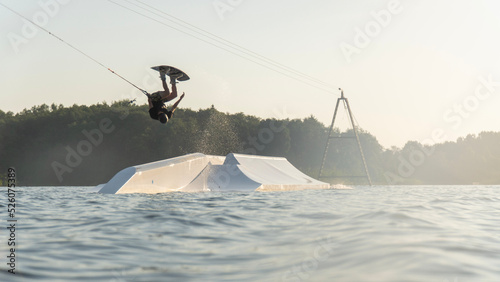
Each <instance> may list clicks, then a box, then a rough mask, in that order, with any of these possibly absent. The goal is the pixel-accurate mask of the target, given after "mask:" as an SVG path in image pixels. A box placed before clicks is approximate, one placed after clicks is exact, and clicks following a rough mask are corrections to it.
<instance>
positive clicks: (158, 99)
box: [148, 72, 184, 123]
mask: <svg viewBox="0 0 500 282" xmlns="http://www.w3.org/2000/svg"><path fill="white" fill-rule="evenodd" d="M169 76H170V84H171V85H172V92H170V90H169V89H168V85H167V79H166V75H165V72H160V78H161V82H162V84H163V90H164V91H157V92H154V93H152V94H148V102H149V116H150V117H151V118H152V119H156V120H159V121H160V122H161V123H167V122H168V120H169V119H171V118H172V115H173V114H174V112H175V109H176V108H177V106H178V105H179V103H180V102H181V100H182V98H184V93H182V95H181V97H180V98H179V100H177V102H175V103H174V104H173V105H172V109H171V110H170V111H169V110H168V109H167V107H166V106H165V102H169V101H172V100H173V99H175V98H176V97H177V87H176V85H175V84H176V83H177V82H176V79H177V78H179V77H181V76H182V74H181V73H180V74H171V75H169Z"/></svg>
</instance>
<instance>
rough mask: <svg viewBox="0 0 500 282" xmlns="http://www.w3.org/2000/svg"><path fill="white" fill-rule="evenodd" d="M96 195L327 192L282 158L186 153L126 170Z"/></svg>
mask: <svg viewBox="0 0 500 282" xmlns="http://www.w3.org/2000/svg"><path fill="white" fill-rule="evenodd" d="M100 186H102V188H101V189H100V190H99V193H107V194H118V193H165V192H174V191H183V192H200V191H256V190H258V191H286V190H303V189H327V188H329V184H328V183H325V182H321V181H318V180H316V179H314V178H311V177H309V176H307V175H305V174H304V173H302V172H301V171H299V170H298V169H297V168H295V167H294V166H293V165H292V164H291V163H289V162H288V161H287V160H286V159H285V158H278V157H263V156H253V155H242V154H229V155H227V156H226V157H222V156H209V155H204V154H201V153H195V154H189V155H185V156H181V157H177V158H172V159H167V160H163V161H158V162H154V163H149V164H143V165H138V166H133V167H129V168H126V169H124V170H122V171H120V172H118V173H117V174H116V175H115V176H114V177H113V178H112V179H111V180H110V181H109V182H108V183H106V184H104V185H102V184H101V185H100Z"/></svg>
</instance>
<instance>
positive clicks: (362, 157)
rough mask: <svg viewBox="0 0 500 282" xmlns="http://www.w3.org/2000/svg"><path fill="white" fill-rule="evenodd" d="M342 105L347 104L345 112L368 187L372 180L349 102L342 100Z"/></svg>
mask: <svg viewBox="0 0 500 282" xmlns="http://www.w3.org/2000/svg"><path fill="white" fill-rule="evenodd" d="M344 101H345V102H344V103H346V104H347V111H348V112H349V118H350V119H351V124H352V129H353V130H354V135H355V136H356V141H357V142H358V148H359V153H360V154H361V159H362V160H363V166H364V168H365V174H366V178H367V179H368V183H369V184H370V186H371V185H372V179H371V178H370V173H369V172H368V166H367V165H366V159H365V155H364V154H363V148H362V147H361V142H359V136H358V130H357V129H356V125H355V124H354V119H353V118H352V113H351V107H350V106H349V101H348V100H347V98H344Z"/></svg>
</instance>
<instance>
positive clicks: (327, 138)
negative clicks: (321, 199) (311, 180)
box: [318, 98, 342, 179]
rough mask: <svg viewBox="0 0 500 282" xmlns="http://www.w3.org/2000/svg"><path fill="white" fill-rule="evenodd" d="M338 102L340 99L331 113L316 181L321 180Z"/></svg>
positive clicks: (338, 100) (338, 101)
mask: <svg viewBox="0 0 500 282" xmlns="http://www.w3.org/2000/svg"><path fill="white" fill-rule="evenodd" d="M340 100H342V98H338V99H337V105H336V106H335V112H334V113H333V119H332V124H331V125H330V129H329V130H328V136H327V137H326V145H325V151H324V153H323V161H322V162H321V167H320V168H319V174H318V179H319V178H321V174H322V173H323V167H324V166H325V160H326V153H327V151H328V146H329V145H330V136H331V135H332V130H333V124H334V123H335V118H336V117H337V110H338V108H339V104H340Z"/></svg>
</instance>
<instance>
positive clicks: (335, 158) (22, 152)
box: [0, 101, 500, 186]
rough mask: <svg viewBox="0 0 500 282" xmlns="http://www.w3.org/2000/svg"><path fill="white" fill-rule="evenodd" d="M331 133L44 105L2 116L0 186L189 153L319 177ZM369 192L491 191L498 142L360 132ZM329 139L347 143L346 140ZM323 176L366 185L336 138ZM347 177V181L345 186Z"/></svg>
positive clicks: (289, 123) (273, 123)
mask: <svg viewBox="0 0 500 282" xmlns="http://www.w3.org/2000/svg"><path fill="white" fill-rule="evenodd" d="M327 133H328V128H327V127H326V126H325V125H323V124H322V123H320V122H318V120H316V119H315V118H314V117H313V116H311V117H308V118H305V119H302V120H299V119H292V120H290V119H285V120H277V119H261V118H258V117H254V116H249V115H244V114H242V113H237V114H227V113H222V112H219V111H217V110H216V109H215V108H214V107H213V106H212V108H208V109H201V110H198V111H193V110H190V109H178V110H177V111H176V113H175V117H174V118H173V119H172V120H171V121H170V122H169V123H168V124H166V125H164V124H161V123H159V122H156V121H153V120H151V119H150V118H149V114H148V109H147V106H146V105H140V106H137V105H130V104H129V103H128V102H127V101H120V102H116V103H113V104H111V105H108V104H106V103H103V104H97V105H92V106H78V105H74V106H72V107H63V106H62V105H54V104H53V105H51V106H48V105H41V106H35V107H33V108H31V109H25V110H23V111H22V112H20V113H17V114H13V113H12V112H8V113H5V112H3V111H1V110H0V160H1V161H0V171H3V173H0V177H1V178H0V181H1V182H2V183H3V184H5V182H6V181H5V180H6V177H7V169H8V168H9V167H15V168H16V172H17V175H16V177H17V179H16V183H17V184H18V185H22V186H60V185H63V186H71V185H85V186H90V185H96V184H100V183H105V182H107V181H108V180H109V179H110V178H111V177H112V176H113V175H114V174H116V173H117V172H118V171H120V170H121V169H123V168H125V167H128V166H132V165H137V164H143V163H148V162H153V161H157V160H162V159H166V158H171V157H176V156H179V155H184V154H188V153H193V152H201V153H204V154H212V155H227V154H228V153H246V154H258V155H266V156H281V157H286V158H287V159H288V160H289V161H290V162H291V163H292V164H293V165H295V166H296V167H297V168H299V169H300V170H301V171H303V172H304V173H306V174H308V175H310V176H312V177H317V176H318V171H319V168H320V165H321V161H322V157H323V151H324V148H325V140H326V135H327ZM359 133H360V140H361V144H362V147H363V151H364V155H365V158H366V160H367V163H368V170H369V172H370V175H371V177H372V180H373V182H374V183H375V184H473V183H481V184H498V183H500V174H499V173H498V171H499V169H500V148H499V147H498V146H497V144H499V143H500V133H495V132H484V133H481V134H479V135H478V136H472V135H470V136H467V137H466V138H461V139H459V140H457V142H448V143H444V144H437V145H434V146H432V147H429V146H422V145H421V144H419V143H417V142H408V143H407V144H406V145H405V146H404V147H403V148H402V149H398V148H391V149H384V148H383V147H382V146H381V145H380V144H379V143H378V141H377V139H376V138H375V137H374V136H373V135H371V134H369V133H368V132H366V131H363V130H360V132H359ZM333 135H334V136H336V137H352V136H353V132H352V131H350V130H349V131H346V132H340V131H339V130H338V129H335V131H334V133H333ZM323 175H324V176H325V177H326V178H325V179H322V180H325V181H329V182H331V183H359V184H364V183H366V179H364V178H362V177H361V178H358V177H351V176H362V175H364V167H363V164H362V161H361V158H360V155H359V151H358V147H357V143H356V142H355V140H354V139H349V138H335V139H333V140H332V142H331V144H330V149H329V153H328V155H327V158H326V162H325V169H324V170H323ZM348 176H349V177H348Z"/></svg>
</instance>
